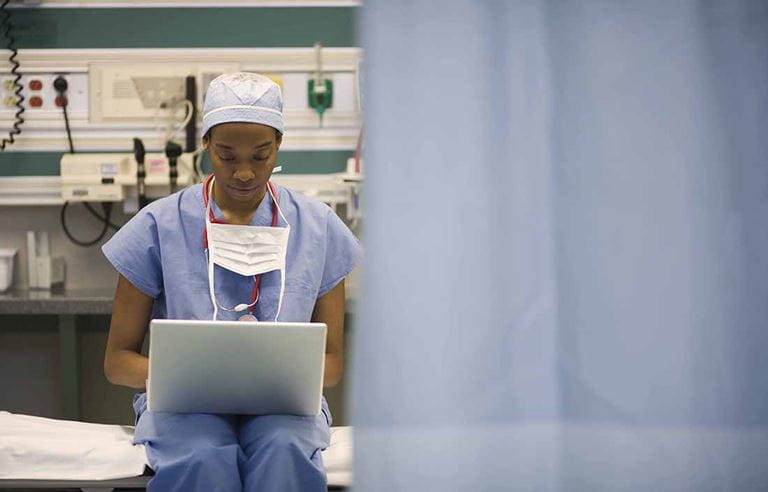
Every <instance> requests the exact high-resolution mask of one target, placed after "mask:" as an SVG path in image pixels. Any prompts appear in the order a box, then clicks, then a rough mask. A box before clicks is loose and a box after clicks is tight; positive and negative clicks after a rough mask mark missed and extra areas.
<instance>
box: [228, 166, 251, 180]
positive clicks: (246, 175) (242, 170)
mask: <svg viewBox="0 0 768 492" xmlns="http://www.w3.org/2000/svg"><path fill="white" fill-rule="evenodd" d="M233 177H234V178H235V179H236V180H238V181H243V182H246V181H251V180H252V179H253V178H255V177H256V174H254V172H253V171H252V170H251V169H250V168H248V167H245V166H244V167H239V168H237V169H235V174H234V175H233Z"/></svg>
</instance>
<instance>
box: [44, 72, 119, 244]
mask: <svg viewBox="0 0 768 492" xmlns="http://www.w3.org/2000/svg"><path fill="white" fill-rule="evenodd" d="M68 86H69V84H68V83H67V79H65V78H64V77H62V76H61V75H59V76H58V77H56V79H55V80H54V81H53V87H54V89H56V92H57V93H58V94H59V97H60V98H61V99H60V100H61V109H62V112H63V113H64V126H65V127H66V129H67V140H68V141H69V153H70V154H74V153H75V145H74V143H73V142H72V129H71V128H70V126H69V116H68V114H67V106H69V100H68V99H67V87H68ZM82 203H83V206H85V208H86V210H88V212H90V214H91V215H93V216H94V217H96V218H97V219H98V220H99V221H100V222H101V223H102V225H103V226H102V229H101V232H100V233H99V235H98V237H96V239H93V240H91V241H81V240H79V239H77V238H76V237H75V236H74V235H72V233H71V232H70V231H69V228H68V227H67V207H69V202H64V205H63V206H62V207H61V214H60V215H59V218H60V220H61V228H62V229H63V230H64V234H65V235H66V236H67V238H69V240H70V241H72V242H73V243H75V244H77V245H78V246H83V247H89V246H93V245H95V244H97V243H99V242H100V241H101V240H102V239H104V237H105V236H106V235H107V231H108V230H109V228H112V229H114V230H115V231H118V230H120V226H118V225H116V224H115V223H113V222H112V221H111V220H110V219H111V216H112V203H111V202H102V203H101V207H102V209H103V210H104V215H101V214H99V212H97V211H96V210H94V208H93V207H92V206H91V204H90V203H88V202H82Z"/></svg>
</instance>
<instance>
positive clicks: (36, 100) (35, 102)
mask: <svg viewBox="0 0 768 492" xmlns="http://www.w3.org/2000/svg"><path fill="white" fill-rule="evenodd" d="M29 105H30V106H32V107H33V108H39V107H41V106H42V105H43V98H42V97H40V96H32V97H30V98H29Z"/></svg>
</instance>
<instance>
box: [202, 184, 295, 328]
mask: <svg viewBox="0 0 768 492" xmlns="http://www.w3.org/2000/svg"><path fill="white" fill-rule="evenodd" d="M213 182H214V179H210V181H209V183H208V193H207V195H208V197H209V199H208V201H207V203H206V209H205V228H206V234H207V238H208V288H209V292H210V296H211V303H212V304H213V319H214V320H215V319H216V317H217V315H218V310H219V309H222V310H224V311H237V312H240V311H245V310H246V309H248V308H249V307H250V306H251V305H253V304H255V302H256V301H257V300H258V299H256V300H254V302H253V303H252V304H238V305H237V306H235V307H233V308H227V307H224V306H222V305H221V304H219V303H218V301H217V300H216V292H215V288H214V265H219V266H220V267H222V268H226V269H227V270H230V271H232V272H235V273H238V274H240V275H244V276H254V277H255V276H256V275H261V274H264V273H267V272H272V271H275V270H279V271H280V297H279V298H278V304H277V313H276V314H275V321H277V318H278V317H279V316H280V309H281V307H282V303H283V295H284V293H285V257H286V254H287V251H288V238H289V236H290V232H291V228H290V225H288V226H286V227H269V226H266V227H265V226H249V225H234V224H220V223H216V222H211V213H210V211H211V201H212V198H210V197H211V191H212V190H213ZM267 190H268V191H269V194H270V196H271V198H272V200H273V201H274V203H275V207H276V208H277V211H278V213H279V214H280V217H282V219H283V221H284V222H285V223H286V224H288V221H287V220H285V216H284V215H283V212H282V210H280V206H279V205H278V204H277V197H276V196H275V194H274V192H273V190H272V187H271V186H270V185H269V184H268V185H267Z"/></svg>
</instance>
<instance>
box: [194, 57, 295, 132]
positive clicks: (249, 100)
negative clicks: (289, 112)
mask: <svg viewBox="0 0 768 492" xmlns="http://www.w3.org/2000/svg"><path fill="white" fill-rule="evenodd" d="M234 122H238V123H259V124H262V125H267V126H271V127H272V128H274V129H276V130H277V131H279V132H280V133H283V94H282V92H281V91H280V86H279V85H277V84H276V83H275V82H274V81H273V80H272V79H270V78H269V77H265V76H264V75H261V74H258V73H247V72H240V73H227V74H224V75H220V76H218V77H216V78H215V79H213V80H212V81H211V84H210V85H209V86H208V90H207V91H206V92H205V100H204V101H203V135H206V134H207V133H208V131H209V130H210V129H211V128H213V127H214V126H216V125H219V124H221V123H234Z"/></svg>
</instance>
